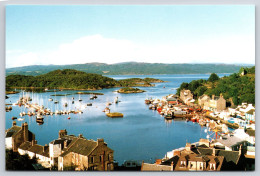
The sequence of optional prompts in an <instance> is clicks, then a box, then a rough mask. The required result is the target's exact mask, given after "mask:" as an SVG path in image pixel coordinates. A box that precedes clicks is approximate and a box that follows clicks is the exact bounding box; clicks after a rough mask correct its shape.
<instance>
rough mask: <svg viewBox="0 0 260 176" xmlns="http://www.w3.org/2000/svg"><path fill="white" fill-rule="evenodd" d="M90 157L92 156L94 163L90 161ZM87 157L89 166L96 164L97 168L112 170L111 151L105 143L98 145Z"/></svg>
mask: <svg viewBox="0 0 260 176" xmlns="http://www.w3.org/2000/svg"><path fill="white" fill-rule="evenodd" d="M91 157H94V163H91ZM88 159H89V161H88V162H89V167H92V166H96V169H97V170H114V166H113V160H114V155H113V151H112V150H110V149H109V148H108V147H107V146H105V145H98V147H97V148H96V149H95V150H94V151H93V152H92V153H91V154H90V156H89V157H88Z"/></svg>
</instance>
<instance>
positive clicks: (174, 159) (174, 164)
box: [161, 155, 180, 170]
mask: <svg viewBox="0 0 260 176" xmlns="http://www.w3.org/2000/svg"><path fill="white" fill-rule="evenodd" d="M179 158H180V157H179V156H177V155H175V156H174V157H172V158H170V159H168V160H166V161H163V162H162V163H161V165H168V166H170V165H171V164H172V162H173V170H174V169H175V167H176V165H177V163H178V161H179Z"/></svg>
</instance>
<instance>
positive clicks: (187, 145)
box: [185, 143, 191, 152]
mask: <svg viewBox="0 0 260 176" xmlns="http://www.w3.org/2000/svg"><path fill="white" fill-rule="evenodd" d="M185 149H186V151H188V152H189V151H190V149H191V144H190V143H186V146H185Z"/></svg>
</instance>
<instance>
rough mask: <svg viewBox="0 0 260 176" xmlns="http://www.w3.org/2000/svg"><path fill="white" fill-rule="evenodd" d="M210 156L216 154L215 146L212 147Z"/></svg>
mask: <svg viewBox="0 0 260 176" xmlns="http://www.w3.org/2000/svg"><path fill="white" fill-rule="evenodd" d="M212 156H216V149H215V147H214V148H213V149H212Z"/></svg>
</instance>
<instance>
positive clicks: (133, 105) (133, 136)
mask: <svg viewBox="0 0 260 176" xmlns="http://www.w3.org/2000/svg"><path fill="white" fill-rule="evenodd" d="M220 76H223V75H220ZM110 77H112V78H115V79H121V78H131V77H138V78H145V77H153V78H158V79H162V80H165V81H169V82H164V83H158V84H155V86H154V87H141V89H143V90H145V91H146V92H144V93H138V94H119V93H116V92H114V91H115V90H118V88H111V89H103V90H98V91H95V92H100V93H104V95H98V98H97V99H94V100H90V97H91V96H92V95H88V94H83V95H77V94H75V93H76V92H78V91H73V90H70V91H68V90H64V91H60V92H57V94H64V95H65V94H67V95H66V96H56V97H55V96H51V95H53V94H54V93H53V92H45V93H27V94H28V95H29V96H30V97H31V98H32V102H31V103H38V104H39V105H43V106H44V107H45V108H48V109H50V110H51V111H54V112H55V111H56V110H67V111H68V110H75V111H76V110H81V111H82V112H83V113H82V114H70V115H55V114H54V115H52V116H44V124H42V125H38V124H37V123H36V119H35V118H36V117H33V116H31V117H29V116H24V119H25V120H24V121H17V125H19V126H20V125H21V123H23V122H25V121H26V122H27V123H28V125H29V130H31V131H32V132H33V133H35V135H36V140H37V141H38V143H39V144H41V145H44V144H48V143H49V142H50V141H52V140H54V139H57V138H58V131H59V130H61V129H67V131H68V133H69V134H74V135H78V134H83V136H84V137H86V138H87V139H94V140H96V139H97V138H104V140H105V142H107V144H108V146H109V147H110V148H112V149H113V150H114V159H115V160H116V161H118V162H119V163H120V164H121V163H123V162H124V160H144V161H145V162H153V161H154V160H155V159H157V158H163V157H164V155H165V154H166V152H168V151H170V150H172V149H175V148H178V147H182V146H185V143H186V142H196V141H198V140H199V139H200V138H205V137H206V134H205V133H204V128H202V127H200V126H199V125H198V124H194V123H192V122H186V121H174V120H167V121H165V119H164V118H163V117H162V116H160V115H159V114H158V113H157V111H152V110H149V109H148V106H147V105H146V104H145V103H144V99H145V98H148V97H153V98H162V97H163V96H165V95H168V94H173V93H175V92H176V89H174V88H176V87H179V85H180V84H181V83H182V82H190V81H192V80H195V79H201V78H203V79H207V78H208V77H209V75H205V74H204V75H188V76H187V75H141V76H140V75H132V76H131V75H127V76H125V75H124V76H110ZM180 77H181V78H182V79H180ZM163 87H165V88H163ZM88 92H90V91H88ZM8 96H9V97H10V98H9V99H6V103H10V104H12V103H15V102H16V101H17V100H18V99H19V96H21V93H20V94H13V95H8ZM50 97H51V98H53V101H49V100H48V99H49V98H50ZM73 97H74V104H73V103H72V101H73ZM116 97H118V99H119V101H120V102H119V103H118V104H115V103H112V105H111V106H110V109H111V112H121V113H123V114H124V117H123V118H113V119H112V118H109V117H107V116H106V115H105V113H104V112H102V111H103V110H104V108H105V107H106V103H107V102H114V99H115V98H116ZM79 99H82V101H81V102H80V101H78V100H79ZM54 100H58V101H59V103H58V104H54ZM65 103H67V104H68V106H67V107H65V106H64V104H65ZM87 103H92V106H86V104H87ZM23 111H25V112H27V111H28V109H26V108H24V107H19V106H13V110H12V111H11V112H7V113H6V128H10V127H11V126H12V120H11V118H12V117H13V116H16V117H19V113H20V112H23ZM68 117H70V120H69V119H68Z"/></svg>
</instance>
